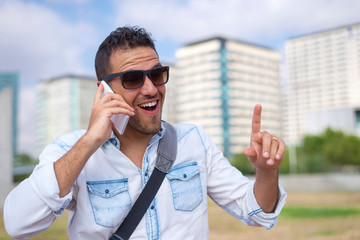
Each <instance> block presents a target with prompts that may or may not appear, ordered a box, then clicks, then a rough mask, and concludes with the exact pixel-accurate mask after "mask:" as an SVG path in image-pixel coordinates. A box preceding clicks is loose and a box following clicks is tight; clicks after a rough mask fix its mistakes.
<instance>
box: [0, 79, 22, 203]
mask: <svg viewBox="0 0 360 240" xmlns="http://www.w3.org/2000/svg"><path fill="white" fill-rule="evenodd" d="M18 78H19V76H18V74H17V73H0V102H1V104H0V113H1V114H0V133H1V134H0V166H1V168H0V210H1V209H2V207H3V204H4V201H5V198H6V196H7V194H8V193H9V192H10V190H11V189H12V187H13V174H12V172H13V171H12V169H13V168H12V165H13V159H14V156H15V154H16V153H17V110H18V91H19V90H18Z"/></svg>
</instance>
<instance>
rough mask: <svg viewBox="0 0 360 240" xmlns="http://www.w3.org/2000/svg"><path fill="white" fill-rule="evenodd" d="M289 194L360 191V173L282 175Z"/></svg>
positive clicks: (283, 184)
mask: <svg viewBox="0 0 360 240" xmlns="http://www.w3.org/2000/svg"><path fill="white" fill-rule="evenodd" d="M280 184H281V185H282V186H283V187H284V188H285V190H286V191H288V192H329V191H330V192H332V191H360V173H329V174H290V175H280Z"/></svg>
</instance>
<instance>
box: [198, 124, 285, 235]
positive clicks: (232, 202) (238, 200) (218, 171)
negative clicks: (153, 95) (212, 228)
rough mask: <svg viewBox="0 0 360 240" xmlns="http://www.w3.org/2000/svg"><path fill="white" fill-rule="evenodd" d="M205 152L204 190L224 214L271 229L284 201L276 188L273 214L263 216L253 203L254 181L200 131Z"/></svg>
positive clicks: (280, 188) (283, 193)
mask: <svg viewBox="0 0 360 240" xmlns="http://www.w3.org/2000/svg"><path fill="white" fill-rule="evenodd" d="M199 130H200V131H199V132H200V133H201V135H202V138H203V142H204V145H205V146H206V149H207V150H206V151H207V163H206V164H207V175H208V178H207V191H208V195H209V197H210V198H211V199H212V200H214V202H216V203H217V204H218V205H219V206H220V207H221V208H223V209H224V210H225V211H227V212H228V213H230V214H231V215H233V216H234V217H236V218H238V219H239V220H241V221H242V222H244V223H245V224H246V225H249V226H262V227H265V228H267V229H271V228H273V227H274V226H275V224H276V222H277V216H278V215H279V214H280V212H281V210H282V208H283V206H284V204H285V200H286V192H285V191H284V189H283V188H282V187H281V186H279V198H278V203H277V206H276V209H275V211H274V213H265V212H263V211H262V209H261V207H260V206H259V204H258V203H257V201H256V198H255V195H254V191H253V188H254V182H255V181H253V180H250V179H249V178H248V177H246V176H244V175H243V174H242V173H241V172H240V171H239V170H238V169H236V168H235V167H233V166H232V165H231V164H230V163H229V161H228V160H227V159H226V158H225V157H224V156H223V154H222V152H221V151H220V150H218V149H217V147H216V146H215V144H214V142H212V140H211V139H210V138H209V137H208V136H207V135H206V133H205V132H204V131H203V130H202V129H201V128H200V129H199Z"/></svg>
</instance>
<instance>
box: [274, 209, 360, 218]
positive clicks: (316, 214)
mask: <svg viewBox="0 0 360 240" xmlns="http://www.w3.org/2000/svg"><path fill="white" fill-rule="evenodd" d="M359 214H360V209H356V208H321V207H285V208H284V209H283V211H282V212H281V216H282V217H285V218H302V219H307V218H311V219H313V218H333V217H347V216H353V215H359Z"/></svg>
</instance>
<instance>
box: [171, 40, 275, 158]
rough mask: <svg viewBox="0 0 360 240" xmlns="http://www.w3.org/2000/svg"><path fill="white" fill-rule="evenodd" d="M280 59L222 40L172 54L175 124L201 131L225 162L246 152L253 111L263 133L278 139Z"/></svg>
mask: <svg viewBox="0 0 360 240" xmlns="http://www.w3.org/2000/svg"><path fill="white" fill-rule="evenodd" d="M279 61H280V56H279V54H278V53H277V52H276V51H274V50H272V49H269V48H266V47H262V46H257V45H253V44H249V43H245V42H241V41H237V40H230V39H225V38H221V37H215V38H210V39H206V40H204V41H199V42H194V43H191V44H188V45H186V46H184V47H183V48H181V49H179V50H178V51H177V52H176V64H175V66H176V73H175V76H173V81H175V84H173V85H172V88H174V89H176V94H175V96H173V97H174V98H175V99H176V100H175V101H173V103H172V105H174V106H173V109H176V119H175V120H174V121H175V122H182V123H184V122H189V123H195V124H199V125H201V126H202V127H203V128H204V129H205V131H206V132H207V133H208V134H209V135H210V136H211V137H212V139H213V140H214V142H215V143H216V144H217V146H218V147H219V148H220V149H221V150H222V151H223V152H224V154H225V155H226V156H231V155H233V154H236V153H240V152H242V151H243V150H244V149H245V148H246V147H248V146H249V140H250V133H251V119H252V114H253V109H254V106H255V105H256V104H257V103H260V104H262V106H263V115H262V128H263V129H266V130H268V131H272V132H275V133H277V134H278V135H280V136H281V109H280V107H281V105H280V101H281V96H280V80H279Z"/></svg>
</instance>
